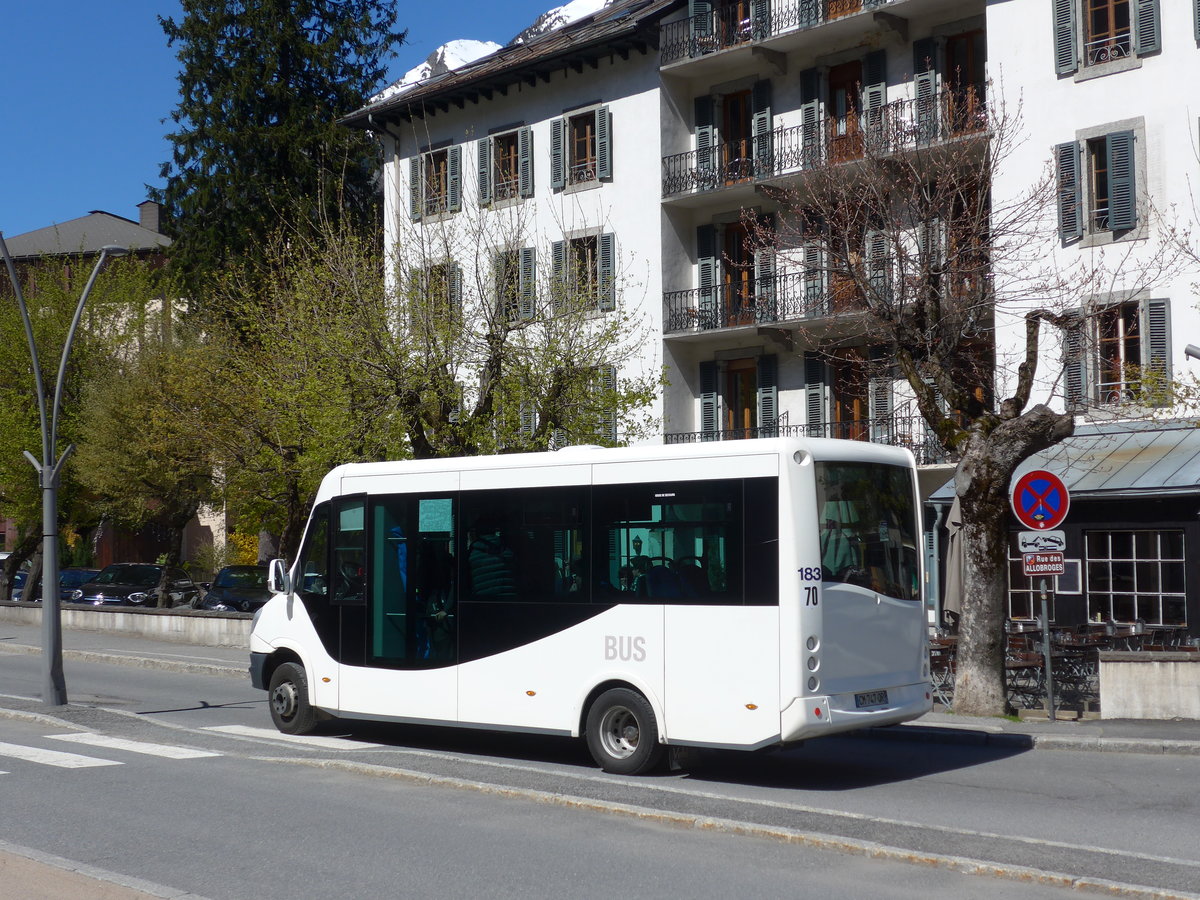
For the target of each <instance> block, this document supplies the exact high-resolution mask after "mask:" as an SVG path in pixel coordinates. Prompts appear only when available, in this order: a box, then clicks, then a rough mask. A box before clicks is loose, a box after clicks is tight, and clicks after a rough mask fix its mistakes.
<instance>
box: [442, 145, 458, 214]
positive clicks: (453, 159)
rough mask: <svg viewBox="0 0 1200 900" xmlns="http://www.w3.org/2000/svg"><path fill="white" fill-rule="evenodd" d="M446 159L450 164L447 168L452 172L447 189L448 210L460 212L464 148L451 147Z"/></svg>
mask: <svg viewBox="0 0 1200 900" xmlns="http://www.w3.org/2000/svg"><path fill="white" fill-rule="evenodd" d="M446 158H447V162H448V163H449V165H448V166H447V168H448V169H449V170H450V171H449V175H448V179H447V180H448V182H449V183H448V185H447V187H446V193H447V195H448V197H447V209H449V211H450V212H458V211H459V210H460V209H462V147H451V148H450V152H449V153H447V154H446Z"/></svg>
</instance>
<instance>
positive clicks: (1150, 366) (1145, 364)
mask: <svg viewBox="0 0 1200 900" xmlns="http://www.w3.org/2000/svg"><path fill="white" fill-rule="evenodd" d="M1141 315H1142V335H1143V338H1142V368H1144V369H1146V370H1147V371H1148V372H1152V373H1154V375H1155V376H1157V378H1159V379H1166V378H1169V377H1170V375H1171V365H1170V363H1171V307H1170V303H1169V301H1167V300H1165V299H1154V300H1147V301H1146V302H1145V303H1143V304H1142V309H1141ZM1156 387H1158V388H1160V389H1161V388H1165V387H1166V385H1165V384H1161V383H1160V384H1158V385H1156Z"/></svg>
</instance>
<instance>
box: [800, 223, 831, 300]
mask: <svg viewBox="0 0 1200 900" xmlns="http://www.w3.org/2000/svg"><path fill="white" fill-rule="evenodd" d="M826 300H827V295H826V292H825V266H824V262H823V259H822V253H821V245H820V244H819V243H818V242H816V241H806V242H805V243H804V311H803V314H804V315H806V316H822V315H824V314H825V313H826V312H827V309H826Z"/></svg>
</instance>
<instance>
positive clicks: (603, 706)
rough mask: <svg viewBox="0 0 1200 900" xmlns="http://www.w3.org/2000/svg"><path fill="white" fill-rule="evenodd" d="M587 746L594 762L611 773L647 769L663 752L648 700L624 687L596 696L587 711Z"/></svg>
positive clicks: (642, 771) (619, 773) (638, 771)
mask: <svg viewBox="0 0 1200 900" xmlns="http://www.w3.org/2000/svg"><path fill="white" fill-rule="evenodd" d="M587 745H588V750H589V751H590V752H591V754H592V759H594V760H595V761H596V764H597V765H599V766H600V768H601V769H603V770H604V771H605V772H611V773H612V774H614V775H641V774H643V773H645V772H649V771H650V770H652V769H653V768H654V767H655V766H657V765H658V764H659V763H660V762H661V761H662V758H663V751H664V748H663V746H662V744H660V743H659V742H658V722H657V721H656V720H655V718H654V710H653V709H652V708H651V706H650V703H649V701H648V700H646V698H645V697H643V696H642V695H641V694H639V693H638V692H637V691H631V690H629V689H628V688H612V689H611V690H607V691H605V692H604V693H603V694H601V695H600V696H599V697H597V698H596V702H595V703H593V704H592V706H591V709H589V710H588V717H587Z"/></svg>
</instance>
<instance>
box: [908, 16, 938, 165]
mask: <svg viewBox="0 0 1200 900" xmlns="http://www.w3.org/2000/svg"><path fill="white" fill-rule="evenodd" d="M936 59H937V42H936V41H935V40H934V39H933V38H931V37H928V38H921V39H920V40H919V41H913V95H914V98H915V105H916V109H915V113H916V124H917V140H918V141H920V142H924V143H928V142H929V141H932V140H934V139H936V138H937V134H938V121H937V120H938V108H937V66H936V64H935V60H936Z"/></svg>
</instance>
